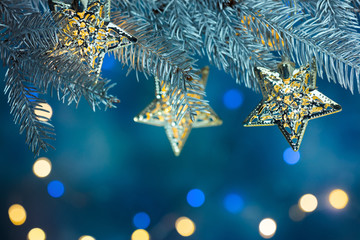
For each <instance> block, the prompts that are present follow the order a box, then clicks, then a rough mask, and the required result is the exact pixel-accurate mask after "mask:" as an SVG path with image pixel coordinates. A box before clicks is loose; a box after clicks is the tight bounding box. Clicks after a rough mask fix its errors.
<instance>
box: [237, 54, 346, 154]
mask: <svg viewBox="0 0 360 240" xmlns="http://www.w3.org/2000/svg"><path fill="white" fill-rule="evenodd" d="M294 66H295V64H294V63H292V62H289V61H283V62H282V63H281V64H279V65H278V71H277V72H275V71H271V70H269V69H267V68H262V67H257V68H256V69H255V74H256V76H257V78H258V80H259V84H260V88H261V92H262V94H263V99H262V100H261V102H260V103H259V104H258V105H257V107H256V108H255V109H254V110H253V111H252V112H251V113H250V115H249V116H248V117H247V118H246V119H245V121H244V126H245V127H255V126H272V125H277V126H278V127H279V129H280V131H281V132H282V134H283V135H284V137H285V138H286V140H287V141H288V143H289V144H290V146H291V147H292V149H293V150H294V151H298V150H299V147H300V144H301V141H302V138H303V136H304V133H305V129H306V126H307V124H308V122H309V120H310V119H314V118H318V117H322V116H325V115H329V114H333V113H336V112H340V111H341V106H340V105H339V104H337V103H336V102H334V101H333V100H331V99H330V98H328V97H326V96H325V95H324V94H322V93H321V92H319V91H318V90H316V64H315V60H313V61H312V63H311V68H310V65H309V64H308V65H306V66H303V67H300V68H299V69H295V68H294Z"/></svg>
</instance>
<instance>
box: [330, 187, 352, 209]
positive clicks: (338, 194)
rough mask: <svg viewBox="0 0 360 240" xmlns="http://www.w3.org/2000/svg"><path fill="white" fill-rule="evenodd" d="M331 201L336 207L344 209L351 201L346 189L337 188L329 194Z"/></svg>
mask: <svg viewBox="0 0 360 240" xmlns="http://www.w3.org/2000/svg"><path fill="white" fill-rule="evenodd" d="M329 202H330V204H331V206H332V207H333V208H335V209H343V208H345V207H346V205H347V204H348V202H349V197H348V195H347V193H346V192H345V191H344V190H341V189H335V190H333V191H331V193H330V195H329Z"/></svg>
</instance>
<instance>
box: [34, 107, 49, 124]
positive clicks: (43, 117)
mask: <svg viewBox="0 0 360 240" xmlns="http://www.w3.org/2000/svg"><path fill="white" fill-rule="evenodd" d="M36 108H37V109H35V110H34V113H35V115H37V117H36V118H37V120H39V121H43V122H46V121H48V120H49V119H51V117H52V114H53V110H52V108H51V106H50V105H49V104H47V103H39V105H38V106H36ZM40 109H41V110H40ZM43 110H45V111H43Z"/></svg>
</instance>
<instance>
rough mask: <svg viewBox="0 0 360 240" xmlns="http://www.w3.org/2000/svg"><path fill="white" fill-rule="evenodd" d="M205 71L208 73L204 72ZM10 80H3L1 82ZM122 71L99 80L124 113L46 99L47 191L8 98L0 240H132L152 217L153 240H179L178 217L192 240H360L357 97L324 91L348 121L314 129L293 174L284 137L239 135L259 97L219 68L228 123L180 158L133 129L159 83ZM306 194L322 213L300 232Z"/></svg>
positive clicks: (164, 143)
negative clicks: (136, 220) (234, 205)
mask: <svg viewBox="0 0 360 240" xmlns="http://www.w3.org/2000/svg"><path fill="white" fill-rule="evenodd" d="M108 60H109V59H107V60H106V61H108ZM110 62H111V61H110ZM106 64H108V63H105V65H106ZM205 64H207V62H206V61H201V62H199V67H202V66H204V65H205ZM5 70H6V69H5V67H2V68H1V75H0V76H1V78H2V79H3V77H4V74H5ZM126 71H127V69H124V70H123V69H122V66H121V65H120V63H118V62H116V61H114V62H113V66H112V67H109V66H104V68H103V72H102V74H103V76H104V77H107V78H111V79H112V80H113V82H116V83H117V86H116V87H115V88H114V89H112V94H113V95H117V96H118V97H119V99H120V100H121V103H120V104H118V105H117V109H109V110H107V111H103V110H97V111H96V112H93V111H92V110H91V108H90V107H89V105H88V104H87V103H86V101H85V100H84V99H83V100H82V102H81V103H80V105H79V106H78V108H76V106H75V105H74V104H73V105H70V106H67V104H62V103H61V102H59V101H58V100H57V99H55V98H53V99H52V98H50V97H49V96H46V98H47V99H48V101H49V103H50V104H51V106H52V108H53V110H54V114H53V117H52V123H53V124H54V125H55V127H56V133H57V136H56V138H57V139H56V141H55V142H53V144H54V146H55V147H56V151H50V152H48V153H42V154H41V156H44V157H48V158H49V159H50V160H51V161H52V165H53V170H52V172H51V174H50V176H49V177H47V178H44V179H39V178H37V177H35V175H34V174H33V173H32V165H33V163H34V161H35V160H36V159H35V158H34V156H33V154H32V153H31V152H30V151H29V150H28V148H27V146H26V145H25V137H24V134H23V135H19V128H18V126H16V125H15V124H14V123H13V119H12V116H11V115H10V113H9V106H8V105H7V98H6V96H4V95H3V94H1V95H0V108H1V115H0V123H1V135H0V151H1V155H0V156H1V157H0V158H1V167H0V184H1V197H0V203H1V204H0V210H1V211H0V212H1V214H0V223H1V229H0V231H1V236H3V237H1V239H11V240H13V239H16V240H18V239H26V234H27V232H28V231H29V230H30V229H31V228H33V227H40V228H42V229H43V230H44V231H45V232H46V234H47V237H48V239H50V240H71V239H78V238H79V237H80V236H82V235H92V236H94V237H95V238H96V239H98V240H115V239H119V240H122V239H130V236H131V234H132V232H133V231H134V230H135V229H136V227H135V226H134V224H133V217H134V215H135V214H137V213H139V212H146V213H147V214H148V215H149V217H150V219H151V222H150V225H149V227H148V228H147V230H148V231H149V233H150V235H151V237H152V239H153V240H161V239H164V240H165V239H169V240H170V239H183V237H181V236H180V235H178V234H177V232H176V231H175V230H174V223H175V220H176V219H177V218H178V217H180V216H187V217H189V218H191V219H192V220H193V221H194V222H195V224H196V227H197V229H196V232H195V234H194V235H193V236H191V237H188V238H187V239H189V240H191V239H197V240H220V239H226V240H235V239H236V240H238V239H262V238H261V236H260V235H259V233H258V224H259V222H260V221H261V220H262V219H263V218H266V217H271V218H273V219H275V220H276V222H277V225H278V229H277V232H276V234H275V236H274V237H273V239H292V240H296V239H350V240H351V239H359V238H360V228H359V224H360V221H359V220H360V218H359V217H360V206H359V204H360V192H359V189H360V177H359V176H360V174H359V173H360V150H359V147H360V134H359V133H360V125H359V119H360V110H359V103H360V96H359V94H358V93H357V92H356V93H355V94H354V95H353V94H351V92H350V91H349V90H345V89H343V88H341V87H340V85H338V84H334V83H329V82H328V81H327V80H324V79H318V84H317V85H318V89H319V90H320V91H321V92H322V93H324V94H325V95H327V96H328V97H330V98H331V99H333V100H334V101H336V102H338V103H339V104H341V105H342V107H343V111H342V112H341V113H337V114H334V115H330V116H326V117H322V118H319V119H315V120H311V121H310V122H309V125H308V127H307V131H306V133H305V136H304V139H303V142H302V146H301V148H300V154H301V158H300V161H299V162H298V163H296V164H294V165H288V164H287V163H286V162H285V161H284V160H283V153H284V151H285V150H286V149H287V148H288V147H289V146H288V143H287V142H286V140H285V138H284V137H283V136H282V134H281V132H280V131H279V129H278V128H277V127H276V126H274V127H256V128H244V127H243V126H242V122H243V120H244V119H245V118H246V117H247V115H248V114H249V113H250V112H251V111H252V110H253V109H254V108H255V106H256V105H257V104H258V103H259V101H260V100H261V94H260V93H256V92H254V91H253V90H251V89H247V88H245V87H244V86H243V85H237V84H236V83H235V80H234V79H232V78H231V77H230V76H229V75H227V74H225V73H224V72H221V71H218V70H216V69H215V68H214V67H211V68H210V76H209V80H208V85H207V89H206V90H207V99H208V100H210V104H211V106H212V108H213V109H214V110H215V111H216V112H217V114H218V115H219V116H220V117H221V118H222V120H223V122H224V123H223V125H222V126H219V127H212V128H201V129H193V130H192V132H191V134H190V136H189V138H188V140H187V143H186V144H185V147H184V149H183V151H182V153H181V155H180V156H179V157H175V156H174V155H173V153H172V150H171V147H170V144H169V142H168V140H167V138H166V134H165V131H164V129H163V128H160V127H154V126H149V125H144V124H139V123H135V122H134V121H133V117H134V116H135V115H137V114H138V113H139V112H140V111H141V110H142V109H143V108H145V107H146V106H147V105H148V104H149V103H150V102H151V101H152V100H153V98H154V82H153V80H152V79H149V80H146V79H145V78H144V77H143V76H142V75H140V81H139V82H138V81H137V80H136V78H135V74H134V73H132V74H130V76H128V77H126V76H125V75H126ZM2 84H3V86H4V85H5V84H4V82H3V83H2ZM231 89H238V91H240V92H241V96H242V100H243V102H242V105H241V106H240V107H239V108H236V109H229V108H227V107H226V106H225V105H224V94H225V93H226V92H227V91H229V90H231ZM52 180H59V181H61V182H62V183H63V184H64V187H65V192H64V195H63V196H61V197H60V198H53V197H51V196H50V195H49V194H48V192H47V184H48V183H49V182H51V181H52ZM194 188H198V189H200V190H202V191H203V192H204V194H205V202H204V204H203V205H202V206H200V207H198V208H193V207H191V206H190V205H189V204H188V202H187V198H186V197H187V193H188V192H189V191H190V190H191V189H194ZM334 188H341V189H344V190H345V191H346V192H347V193H348V194H349V198H350V201H349V205H348V206H347V207H346V208H345V209H343V210H334V209H331V207H330V206H329V204H328V202H327V196H328V194H329V192H330V191H331V190H332V189H334ZM306 193H312V194H314V195H315V196H317V198H318V201H319V207H318V209H317V210H315V212H313V213H311V214H307V216H306V218H305V219H304V220H302V221H300V222H293V221H292V220H291V219H290V218H289V215H288V211H289V208H290V207H291V206H292V205H294V204H296V203H297V201H298V199H299V198H300V197H301V196H302V195H303V194H306ZM228 194H237V195H238V196H241V199H242V201H243V203H242V206H241V208H240V210H239V211H238V212H236V213H231V212H229V211H228V210H226V207H225V205H224V201H225V197H226V196H227V195H228ZM14 203H20V204H22V205H23V206H24V207H25V209H26V210H27V214H28V218H27V221H26V222H25V224H24V225H22V226H13V225H12V224H11V222H10V221H9V219H8V215H7V210H8V208H9V206H10V205H12V204H14ZM184 239H185V238H184Z"/></svg>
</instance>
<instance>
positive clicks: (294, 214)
mask: <svg viewBox="0 0 360 240" xmlns="http://www.w3.org/2000/svg"><path fill="white" fill-rule="evenodd" d="M289 217H290V219H291V220H293V221H294V222H299V221H301V220H303V219H304V218H305V213H304V212H303V211H302V210H301V209H300V208H299V205H297V204H296V205H293V206H291V208H290V209H289Z"/></svg>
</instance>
